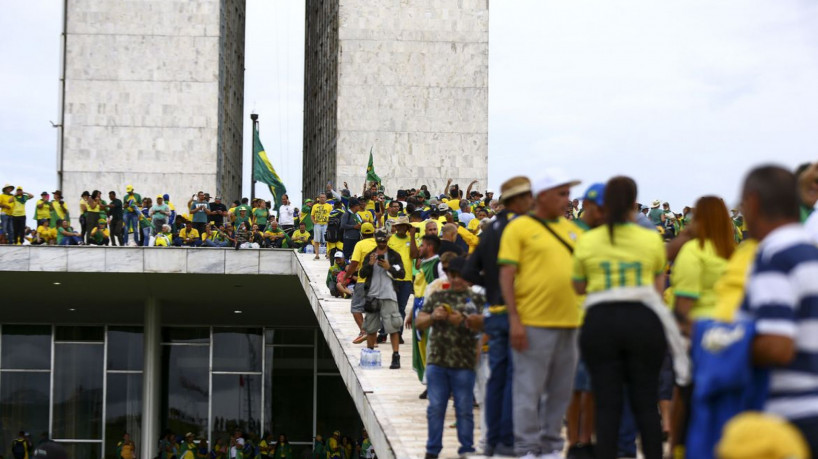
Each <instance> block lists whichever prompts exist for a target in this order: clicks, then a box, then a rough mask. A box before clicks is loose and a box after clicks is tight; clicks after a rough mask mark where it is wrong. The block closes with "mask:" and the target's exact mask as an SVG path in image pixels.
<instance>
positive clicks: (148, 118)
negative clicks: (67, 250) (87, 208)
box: [57, 0, 245, 217]
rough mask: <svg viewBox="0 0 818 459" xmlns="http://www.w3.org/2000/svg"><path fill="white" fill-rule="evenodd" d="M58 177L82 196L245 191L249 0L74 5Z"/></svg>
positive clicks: (95, 0)
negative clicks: (129, 189)
mask: <svg viewBox="0 0 818 459" xmlns="http://www.w3.org/2000/svg"><path fill="white" fill-rule="evenodd" d="M64 14H65V21H64V33H63V80H62V85H63V88H62V91H61V96H62V97H61V98H62V100H61V104H60V105H61V115H62V116H61V120H62V122H61V124H62V129H61V130H60V134H59V143H58V158H57V161H58V164H57V170H58V179H59V183H60V187H61V188H62V190H63V193H64V194H65V198H66V202H68V203H69V205H70V208H69V210H70V211H71V213H72V215H73V216H74V217H76V216H77V215H78V212H79V209H78V201H79V196H80V193H81V192H82V191H83V190H89V191H90V190H92V189H99V190H101V191H102V192H103V195H104V196H105V199H106V200H107V195H108V191H110V190H114V191H116V192H117V194H118V195H119V196H121V195H122V194H123V193H124V192H125V185H126V184H133V185H134V187H135V188H136V191H137V192H138V193H141V194H142V196H143V197H151V198H153V199H154V201H155V198H156V195H158V194H163V193H169V194H170V195H171V201H172V202H174V203H176V205H177V208H179V210H180V211H182V212H183V210H182V209H183V207H184V204H185V203H186V202H187V200H188V199H189V198H190V195H191V194H193V193H195V192H196V191H198V190H205V191H209V192H211V193H217V194H222V195H224V198H225V199H230V200H232V199H237V198H238V197H239V196H240V195H241V178H242V174H241V171H242V168H241V166H242V156H241V149H242V116H243V112H242V111H243V101H244V24H245V3H244V0H185V1H150V2H143V1H122V0H67V1H66V2H65V13H64Z"/></svg>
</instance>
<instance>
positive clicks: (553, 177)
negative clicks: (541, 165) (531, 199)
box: [531, 167, 582, 196]
mask: <svg viewBox="0 0 818 459" xmlns="http://www.w3.org/2000/svg"><path fill="white" fill-rule="evenodd" d="M580 183H582V182H581V181H580V180H576V179H572V178H571V177H570V176H568V174H567V173H566V172H565V171H564V170H562V169H560V168H558V167H549V168H547V169H545V173H544V174H542V175H541V176H540V177H539V178H538V179H537V180H534V182H533V183H532V184H531V188H532V192H533V193H534V196H537V195H538V194H540V193H542V192H543V191H548V190H552V189H554V188H557V187H559V186H565V185H568V186H576V185H579V184H580Z"/></svg>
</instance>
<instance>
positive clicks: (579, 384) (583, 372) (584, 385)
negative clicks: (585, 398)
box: [574, 358, 593, 392]
mask: <svg viewBox="0 0 818 459" xmlns="http://www.w3.org/2000/svg"><path fill="white" fill-rule="evenodd" d="M574 392H593V389H592V388H591V374H590V373H588V367H586V366H585V362H583V361H582V359H581V358H580V359H579V363H577V374H576V375H575V376H574Z"/></svg>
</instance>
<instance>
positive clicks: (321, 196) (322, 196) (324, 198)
mask: <svg viewBox="0 0 818 459" xmlns="http://www.w3.org/2000/svg"><path fill="white" fill-rule="evenodd" d="M318 202H319V203H321V204H324V203H325V202H327V195H326V194H325V193H321V194H319V195H318Z"/></svg>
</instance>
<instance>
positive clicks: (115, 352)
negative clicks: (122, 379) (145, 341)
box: [108, 327, 144, 371]
mask: <svg viewBox="0 0 818 459" xmlns="http://www.w3.org/2000/svg"><path fill="white" fill-rule="evenodd" d="M143 351H144V350H143V347H142V327H108V369H109V370H136V371H141V370H142V361H143V357H144V356H143Z"/></svg>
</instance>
